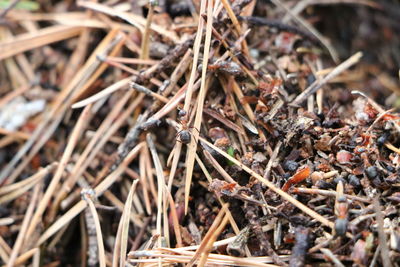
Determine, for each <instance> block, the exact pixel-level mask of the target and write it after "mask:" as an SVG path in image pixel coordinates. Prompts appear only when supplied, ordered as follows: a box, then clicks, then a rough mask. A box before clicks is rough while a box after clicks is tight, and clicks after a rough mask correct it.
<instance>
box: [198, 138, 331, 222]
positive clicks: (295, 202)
mask: <svg viewBox="0 0 400 267" xmlns="http://www.w3.org/2000/svg"><path fill="white" fill-rule="evenodd" d="M200 140H201V141H202V142H203V143H205V144H206V145H208V146H209V147H211V148H212V149H214V150H215V151H217V152H218V153H220V154H221V155H222V156H224V157H225V158H227V159H229V160H230V161H232V162H233V163H235V164H236V165H238V166H239V167H241V168H242V169H243V170H244V171H246V172H247V173H248V174H250V175H252V176H254V177H255V178H256V179H257V180H259V181H260V182H262V183H263V184H265V185H266V186H267V187H268V188H269V189H271V190H272V191H274V192H275V193H277V194H278V195H280V196H281V197H282V198H283V199H285V200H287V201H288V202H290V203H292V204H293V205H294V206H296V207H297V208H299V209H300V210H302V211H303V212H305V213H306V214H308V215H309V216H310V217H312V218H314V219H316V220H317V221H319V222H320V223H322V224H324V225H326V226H328V227H330V228H333V227H334V223H333V222H331V221H329V220H328V219H326V218H325V217H323V216H321V215H319V214H318V213H316V212H315V211H313V210H312V209H310V208H308V207H307V206H305V205H304V204H303V203H301V202H299V201H298V200H296V199H294V198H293V197H292V196H291V195H289V194H288V193H286V192H284V191H282V190H281V189H279V188H277V187H276V186H275V185H274V184H273V183H271V182H270V181H268V180H266V179H265V178H263V177H262V176H261V175H259V174H258V173H256V172H254V171H253V170H252V169H250V168H249V167H247V166H246V165H244V164H242V163H241V162H240V161H238V160H237V159H235V158H233V157H232V156H230V155H229V154H227V153H226V152H224V151H222V150H221V149H219V148H218V147H216V146H215V145H213V144H211V143H210V142H208V141H207V140H205V139H204V138H202V137H200Z"/></svg>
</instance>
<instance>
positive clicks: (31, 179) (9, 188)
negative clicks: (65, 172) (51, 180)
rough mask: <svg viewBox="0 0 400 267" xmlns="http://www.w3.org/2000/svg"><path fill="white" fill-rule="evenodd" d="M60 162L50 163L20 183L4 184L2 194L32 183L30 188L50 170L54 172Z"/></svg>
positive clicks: (0, 193) (0, 189) (0, 192)
mask: <svg viewBox="0 0 400 267" xmlns="http://www.w3.org/2000/svg"><path fill="white" fill-rule="evenodd" d="M57 165H58V163H57V162H53V163H52V164H50V165H48V166H47V167H45V168H42V169H41V170H39V171H38V172H37V173H35V174H34V175H32V176H30V177H28V178H26V179H24V180H22V181H20V182H18V183H13V184H10V185H7V186H3V187H1V188H0V195H5V194H7V193H10V192H12V191H15V190H18V189H19V188H21V187H25V186H27V185H30V187H29V188H31V187H33V186H34V185H35V183H37V182H38V181H39V180H40V179H42V178H43V177H45V176H46V175H47V174H49V173H50V172H52V171H53V170H54V168H55V167H57Z"/></svg>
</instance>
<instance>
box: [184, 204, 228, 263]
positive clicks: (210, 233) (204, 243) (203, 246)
mask: <svg viewBox="0 0 400 267" xmlns="http://www.w3.org/2000/svg"><path fill="white" fill-rule="evenodd" d="M228 206H229V205H228V204H225V205H224V206H222V208H221V210H220V211H219V213H218V215H217V217H215V219H214V221H213V223H212V225H211V226H210V229H209V230H208V232H207V234H206V235H205V236H204V238H203V241H202V242H201V244H200V246H199V248H198V249H197V251H196V253H195V254H194V256H193V258H192V259H191V260H190V262H189V263H188V265H186V266H187V267H191V266H193V265H194V264H195V263H196V261H197V260H198V259H199V257H201V255H202V254H203V253H208V252H207V251H206V248H207V247H208V246H209V242H211V244H213V243H214V241H215V239H213V238H212V237H213V236H214V232H215V231H216V230H217V228H218V226H219V225H220V224H221V222H222V221H224V222H225V224H226V216H225V219H224V220H223V218H224V215H225V213H226V210H227V209H228ZM203 263H204V262H203Z"/></svg>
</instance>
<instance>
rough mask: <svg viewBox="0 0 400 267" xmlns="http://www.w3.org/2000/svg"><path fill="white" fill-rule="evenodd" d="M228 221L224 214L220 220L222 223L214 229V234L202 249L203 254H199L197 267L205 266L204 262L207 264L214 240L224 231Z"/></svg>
mask: <svg viewBox="0 0 400 267" xmlns="http://www.w3.org/2000/svg"><path fill="white" fill-rule="evenodd" d="M228 220H229V216H228V215H227V214H226V215H225V217H224V218H223V219H222V222H221V223H220V225H219V226H218V228H217V229H215V232H214V233H213V235H212V236H211V237H210V239H209V240H208V242H207V244H206V247H205V248H204V252H203V253H202V254H201V257H200V260H199V264H198V266H201V267H203V266H205V265H206V262H207V259H208V255H209V254H210V252H211V250H212V244H213V243H214V242H215V240H217V238H218V236H219V235H220V234H221V232H222V231H223V230H224V228H225V226H226V224H227V222H228Z"/></svg>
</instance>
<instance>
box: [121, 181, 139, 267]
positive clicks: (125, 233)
mask: <svg viewBox="0 0 400 267" xmlns="http://www.w3.org/2000/svg"><path fill="white" fill-rule="evenodd" d="M138 182H139V180H136V181H134V182H133V183H132V186H131V189H130V190H129V194H128V197H127V198H126V202H125V206H124V212H123V213H122V216H121V225H122V230H121V240H120V241H121V247H120V257H119V258H120V264H119V266H120V267H124V266H125V259H126V251H127V246H128V241H129V240H128V239H129V215H130V214H131V208H132V198H133V194H134V192H135V190H136V186H137V183H138Z"/></svg>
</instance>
